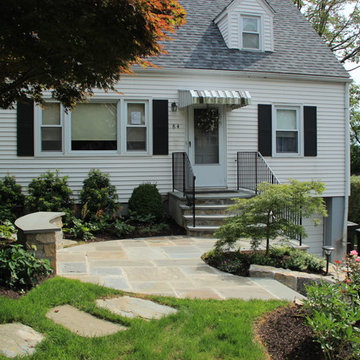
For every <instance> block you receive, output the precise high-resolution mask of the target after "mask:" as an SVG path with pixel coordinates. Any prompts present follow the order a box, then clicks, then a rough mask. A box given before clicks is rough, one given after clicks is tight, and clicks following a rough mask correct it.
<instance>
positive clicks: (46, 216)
mask: <svg viewBox="0 0 360 360" xmlns="http://www.w3.org/2000/svg"><path fill="white" fill-rule="evenodd" d="M64 215H65V213H64V212H50V211H38V212H35V213H31V214H28V215H25V216H22V217H19V218H18V219H16V220H15V225H16V227H18V228H19V229H20V230H22V231H23V232H24V233H25V234H31V233H47V232H54V231H61V228H60V227H58V226H56V225H55V224H52V223H51V221H52V220H55V219H56V218H59V217H61V216H64Z"/></svg>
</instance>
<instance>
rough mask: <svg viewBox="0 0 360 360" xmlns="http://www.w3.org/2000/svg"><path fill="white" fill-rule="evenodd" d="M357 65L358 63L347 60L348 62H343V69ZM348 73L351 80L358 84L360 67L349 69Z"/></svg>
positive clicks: (359, 82)
mask: <svg viewBox="0 0 360 360" xmlns="http://www.w3.org/2000/svg"><path fill="white" fill-rule="evenodd" d="M359 65H360V64H355V63H351V62H348V63H346V64H345V69H346V70H350V69H353V68H354V67H356V66H359ZM349 74H350V76H351V77H352V78H353V80H354V81H355V82H356V83H357V84H358V85H360V67H359V68H357V69H356V70H353V71H350V72H349Z"/></svg>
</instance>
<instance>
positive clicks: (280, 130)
mask: <svg viewBox="0 0 360 360" xmlns="http://www.w3.org/2000/svg"><path fill="white" fill-rule="evenodd" d="M274 115H275V121H274V125H275V129H274V137H275V144H276V146H275V153H276V154H294V155H300V153H301V146H300V145H301V136H300V134H301V131H300V130H301V129H300V125H301V124H300V108H299V107H283V106H281V107H280V106H275V111H274Z"/></svg>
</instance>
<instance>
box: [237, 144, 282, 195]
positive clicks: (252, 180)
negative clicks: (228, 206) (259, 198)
mask: <svg viewBox="0 0 360 360" xmlns="http://www.w3.org/2000/svg"><path fill="white" fill-rule="evenodd" d="M262 182H268V183H270V184H280V181H279V179H278V178H277V177H276V176H275V174H274V173H273V172H272V170H271V169H270V167H269V165H268V164H267V163H266V161H265V159H264V158H263V157H262V155H261V154H260V153H259V152H257V151H242V152H238V153H237V189H238V190H239V189H247V190H251V191H254V192H255V194H257V193H258V186H259V184H261V183H262Z"/></svg>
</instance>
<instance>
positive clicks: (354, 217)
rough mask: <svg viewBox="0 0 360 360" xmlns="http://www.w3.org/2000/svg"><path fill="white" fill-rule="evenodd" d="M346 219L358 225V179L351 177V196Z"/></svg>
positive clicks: (359, 198) (359, 206) (359, 185)
mask: <svg viewBox="0 0 360 360" xmlns="http://www.w3.org/2000/svg"><path fill="white" fill-rule="evenodd" d="M348 219H349V220H350V221H353V222H355V223H358V224H359V223H360V177H359V176H352V177H351V195H350V197H349V215H348Z"/></svg>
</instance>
